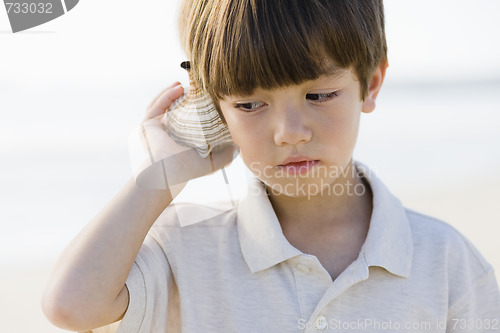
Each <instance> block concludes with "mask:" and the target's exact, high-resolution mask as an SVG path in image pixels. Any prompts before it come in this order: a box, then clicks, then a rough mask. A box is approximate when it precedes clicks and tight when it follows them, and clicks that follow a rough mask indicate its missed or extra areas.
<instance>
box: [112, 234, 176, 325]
mask: <svg viewBox="0 0 500 333" xmlns="http://www.w3.org/2000/svg"><path fill="white" fill-rule="evenodd" d="M126 286H127V289H128V291H129V305H128V308H127V311H126V312H125V315H124V317H123V319H122V320H121V322H120V324H119V326H118V329H117V331H116V332H118V333H136V332H137V333H145V332H148V333H149V332H164V331H165V330H166V327H167V325H169V326H170V327H171V328H175V326H176V324H175V323H176V322H178V321H177V319H178V318H179V317H180V315H179V313H178V311H177V310H176V309H177V307H176V304H178V291H177V286H176V284H175V280H174V277H173V274H172V270H171V267H170V264H169V261H168V259H167V257H166V255H165V252H164V251H163V249H162V247H161V246H160V245H159V244H158V242H157V241H156V240H155V239H154V238H153V237H151V236H150V235H148V236H147V237H146V240H145V241H144V244H143V245H142V247H141V250H140V251H139V254H138V255H137V258H136V260H135V262H134V265H133V267H132V270H131V271H130V274H129V276H128V278H127V282H126ZM174 331H175V329H174Z"/></svg>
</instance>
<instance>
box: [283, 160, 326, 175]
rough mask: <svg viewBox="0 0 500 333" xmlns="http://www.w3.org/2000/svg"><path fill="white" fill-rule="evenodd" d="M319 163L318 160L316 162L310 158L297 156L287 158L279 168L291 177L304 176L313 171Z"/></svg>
mask: <svg viewBox="0 0 500 333" xmlns="http://www.w3.org/2000/svg"><path fill="white" fill-rule="evenodd" d="M318 163H319V161H318V160H314V159H312V158H310V157H306V156H297V157H290V158H287V159H286V160H285V161H284V162H283V163H282V164H280V165H279V166H278V167H279V168H281V169H282V170H283V171H285V172H286V173H288V174H291V175H303V174H305V173H307V172H309V170H311V169H312V168H313V167H314V166H315V165H317V164H318Z"/></svg>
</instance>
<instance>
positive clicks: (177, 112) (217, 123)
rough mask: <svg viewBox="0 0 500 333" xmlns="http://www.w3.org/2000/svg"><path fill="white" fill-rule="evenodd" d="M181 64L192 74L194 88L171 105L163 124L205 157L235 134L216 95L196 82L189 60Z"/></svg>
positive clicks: (173, 136) (172, 136) (179, 139)
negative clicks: (214, 99) (213, 95)
mask: <svg viewBox="0 0 500 333" xmlns="http://www.w3.org/2000/svg"><path fill="white" fill-rule="evenodd" d="M181 66H182V67H183V68H184V69H186V70H187V71H188V73H189V84H190V89H189V92H188V93H187V94H185V95H184V96H182V97H181V98H179V99H178V100H176V101H175V102H174V103H173V104H172V105H171V106H170V109H169V111H168V112H166V113H165V116H163V118H162V124H163V126H164V129H166V131H167V132H168V134H169V135H170V137H171V138H172V139H173V140H174V141H175V142H177V143H178V144H180V145H184V146H188V147H192V148H195V149H196V151H197V152H198V154H200V156H201V157H207V156H208V155H209V154H210V152H212V151H213V152H216V151H219V150H222V149H223V148H224V147H226V146H227V145H228V144H230V143H232V138H231V134H230V133H229V129H228V128H227V125H226V124H224V122H223V121H222V119H221V118H220V116H219V114H218V112H217V109H216V108H215V105H214V103H213V100H212V98H211V97H210V96H209V95H208V94H207V93H205V92H204V91H202V90H201V89H200V88H198V87H197V86H196V85H195V83H194V80H193V78H192V76H191V73H190V72H189V67H190V66H189V62H183V63H182V64H181Z"/></svg>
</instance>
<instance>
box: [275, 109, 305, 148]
mask: <svg viewBox="0 0 500 333" xmlns="http://www.w3.org/2000/svg"><path fill="white" fill-rule="evenodd" d="M306 118H307V117H306V115H305V113H304V110H301V109H300V108H298V107H286V108H283V109H281V110H279V111H277V112H276V119H275V124H276V125H275V131H274V142H275V143H276V145H278V146H282V145H287V144H289V145H296V144H299V143H305V142H308V141H310V140H311V138H312V131H311V129H310V127H309V126H308V125H307V124H306V122H307V119H306Z"/></svg>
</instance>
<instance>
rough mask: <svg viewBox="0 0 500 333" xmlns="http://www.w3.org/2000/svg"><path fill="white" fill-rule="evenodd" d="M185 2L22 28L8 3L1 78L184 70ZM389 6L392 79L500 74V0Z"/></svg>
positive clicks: (0, 37)
mask: <svg viewBox="0 0 500 333" xmlns="http://www.w3.org/2000/svg"><path fill="white" fill-rule="evenodd" d="M178 2H179V0H164V1H160V0H148V1H141V2H140V3H138V2H136V1H130V0H125V1H118V0H110V1H80V3H79V4H78V5H77V6H76V7H75V8H74V9H73V10H72V11H70V12H69V13H68V14H66V15H64V16H62V17H60V18H58V19H55V20H54V21H51V22H48V23H46V24H44V25H41V26H38V27H35V28H32V29H30V30H27V31H26V32H21V33H17V34H12V33H10V26H9V23H8V19H7V14H6V11H5V10H4V9H3V7H1V8H0V32H1V33H0V47H1V53H0V73H1V75H0V82H3V83H4V84H5V83H8V82H12V81H11V80H13V79H15V80H16V81H18V82H27V81H26V80H30V81H32V82H33V83H35V82H40V83H43V84H49V83H50V82H54V83H60V82H61V81H62V80H64V82H65V83H68V82H69V81H75V82H87V83H91V84H97V85H99V84H103V85H106V84H110V83H115V84H119V83H123V82H127V81H130V80H150V79H153V80H154V79H162V78H163V77H165V76H166V75H167V74H170V75H174V76H176V75H177V73H182V71H180V70H178V63H179V62H180V60H183V58H184V56H183V54H182V52H181V50H180V47H179V43H178V41H177V33H176V24H175V23H176V22H175V16H176V11H177V6H178ZM385 7H386V21H387V24H386V27H387V38H388V44H389V57H390V66H391V67H390V75H389V76H388V80H390V81H392V80H395V81H408V80H410V81H411V80H417V81H457V80H458V81H464V80H465V81H467V80H469V79H472V80H481V79H490V80H491V79H498V78H500V61H499V60H498V59H500V46H499V43H498V42H497V41H498V34H499V33H500V20H498V19H497V16H498V13H500V1H498V0H476V1H473V2H471V1H465V0H419V1H409V0H386V1H385ZM180 75H182V74H180ZM175 79H177V78H175Z"/></svg>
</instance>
